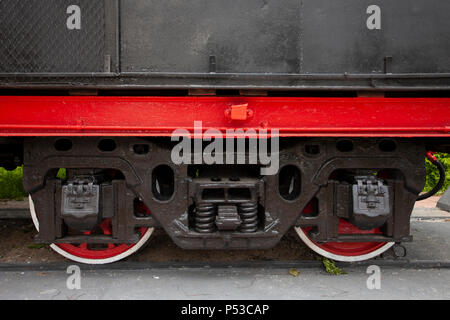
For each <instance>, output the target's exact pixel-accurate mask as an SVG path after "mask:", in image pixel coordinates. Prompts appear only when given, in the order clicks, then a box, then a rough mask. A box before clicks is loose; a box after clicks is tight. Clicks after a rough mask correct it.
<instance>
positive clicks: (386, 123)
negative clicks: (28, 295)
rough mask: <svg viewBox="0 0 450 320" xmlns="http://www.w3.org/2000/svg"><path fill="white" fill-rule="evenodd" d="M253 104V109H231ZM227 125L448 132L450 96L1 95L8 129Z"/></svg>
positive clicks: (47, 131)
mask: <svg viewBox="0 0 450 320" xmlns="http://www.w3.org/2000/svg"><path fill="white" fill-rule="evenodd" d="M243 104H247V105H248V109H251V110H252V117H250V118H247V120H240V121H233V120H231V119H230V118H228V117H227V116H226V115H225V111H226V110H227V109H230V108H231V106H233V105H243ZM194 121H202V126H203V131H205V130H207V129H208V128H215V129H219V130H221V131H222V132H225V130H226V129H244V130H248V129H255V130H258V129H278V130H279V133H280V136H310V137H311V136H330V137H331V136H390V137H394V136H396V137H432V136H434V137H446V136H449V135H450V99H448V98H417V99H416V98H270V97H261V98H259V97H66V96H64V97H36V96H25V97H22V96H0V136H170V135H171V134H172V132H173V131H174V130H175V129H180V128H185V129H187V130H189V132H190V133H191V134H192V133H193V126H194Z"/></svg>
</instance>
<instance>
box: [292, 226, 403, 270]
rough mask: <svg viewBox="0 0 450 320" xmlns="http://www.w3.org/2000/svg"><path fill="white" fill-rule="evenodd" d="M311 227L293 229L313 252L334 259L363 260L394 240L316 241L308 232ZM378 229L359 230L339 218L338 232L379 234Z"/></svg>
mask: <svg viewBox="0 0 450 320" xmlns="http://www.w3.org/2000/svg"><path fill="white" fill-rule="evenodd" d="M310 230H311V227H307V228H301V227H295V231H296V232H297V234H298V235H299V237H300V238H301V239H302V240H303V242H304V243H305V244H306V245H307V246H308V247H309V248H310V249H312V250H313V251H314V252H316V253H318V254H320V255H321V256H324V257H326V258H329V259H333V260H336V261H346V262H354V261H363V260H368V259H371V258H374V257H376V256H378V255H380V254H382V253H383V252H385V251H386V250H388V249H389V248H390V247H392V246H393V245H394V243H395V242H325V243H318V242H316V241H313V240H311V238H310V237H309V235H308V233H309V231H310ZM380 233H381V232H380V230H379V229H378V228H377V229H373V230H361V229H358V228H357V227H356V226H354V225H353V224H351V223H350V222H348V221H347V220H344V219H340V221H339V225H338V234H380Z"/></svg>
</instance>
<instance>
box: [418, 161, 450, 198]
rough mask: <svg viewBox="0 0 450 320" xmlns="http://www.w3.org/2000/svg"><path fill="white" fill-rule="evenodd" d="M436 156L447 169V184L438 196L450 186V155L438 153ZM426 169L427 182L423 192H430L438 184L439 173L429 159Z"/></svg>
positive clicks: (426, 162)
mask: <svg viewBox="0 0 450 320" xmlns="http://www.w3.org/2000/svg"><path fill="white" fill-rule="evenodd" d="M435 156H436V158H437V159H438V160H439V161H440V162H441V163H442V164H443V166H444V168H445V183H444V186H443V187H442V189H441V190H440V191H439V192H438V194H442V193H444V192H445V190H447V188H448V187H449V186H450V154H447V153H436V154H435ZM425 168H426V170H427V182H426V184H425V188H424V190H423V191H424V192H428V191H430V190H431V189H433V187H434V186H435V185H436V184H437V183H438V181H439V171H438V169H437V168H436V167H435V166H434V165H433V164H432V163H431V162H430V161H429V160H428V159H426V161H425Z"/></svg>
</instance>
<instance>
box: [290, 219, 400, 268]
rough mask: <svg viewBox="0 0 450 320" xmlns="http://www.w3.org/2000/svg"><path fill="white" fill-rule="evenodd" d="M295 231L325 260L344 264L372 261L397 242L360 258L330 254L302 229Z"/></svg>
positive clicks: (388, 243) (389, 243) (297, 228)
mask: <svg viewBox="0 0 450 320" xmlns="http://www.w3.org/2000/svg"><path fill="white" fill-rule="evenodd" d="M295 231H296V232H297V234H298V236H299V237H300V239H302V240H303V242H304V243H305V244H306V245H307V246H308V247H309V248H310V249H311V250H313V251H314V252H316V253H318V254H320V255H321V256H324V257H325V258H328V259H332V260H336V261H342V262H357V261H364V260H368V259H372V258H374V257H376V256H378V255H380V254H382V253H383V252H385V251H386V250H388V249H389V248H390V247H392V246H393V245H394V244H395V242H387V243H386V244H385V245H384V246H382V247H380V248H378V249H376V250H374V251H372V252H369V253H366V254H362V255H359V256H344V255H338V254H334V253H331V252H328V251H326V250H324V249H322V248H321V247H319V246H318V245H317V244H315V243H314V242H313V241H311V239H310V238H309V237H308V235H307V234H306V233H305V231H303V229H302V228H301V227H295Z"/></svg>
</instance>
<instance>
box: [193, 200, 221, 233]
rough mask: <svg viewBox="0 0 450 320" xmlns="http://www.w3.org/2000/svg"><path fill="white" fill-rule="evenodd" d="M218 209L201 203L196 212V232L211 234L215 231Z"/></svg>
mask: <svg viewBox="0 0 450 320" xmlns="http://www.w3.org/2000/svg"><path fill="white" fill-rule="evenodd" d="M215 219H216V208H215V206H214V205H213V204H211V203H200V204H199V205H198V206H197V208H196V212H195V230H196V231H197V232H200V233H211V232H214V230H215V225H214V222H215Z"/></svg>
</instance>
